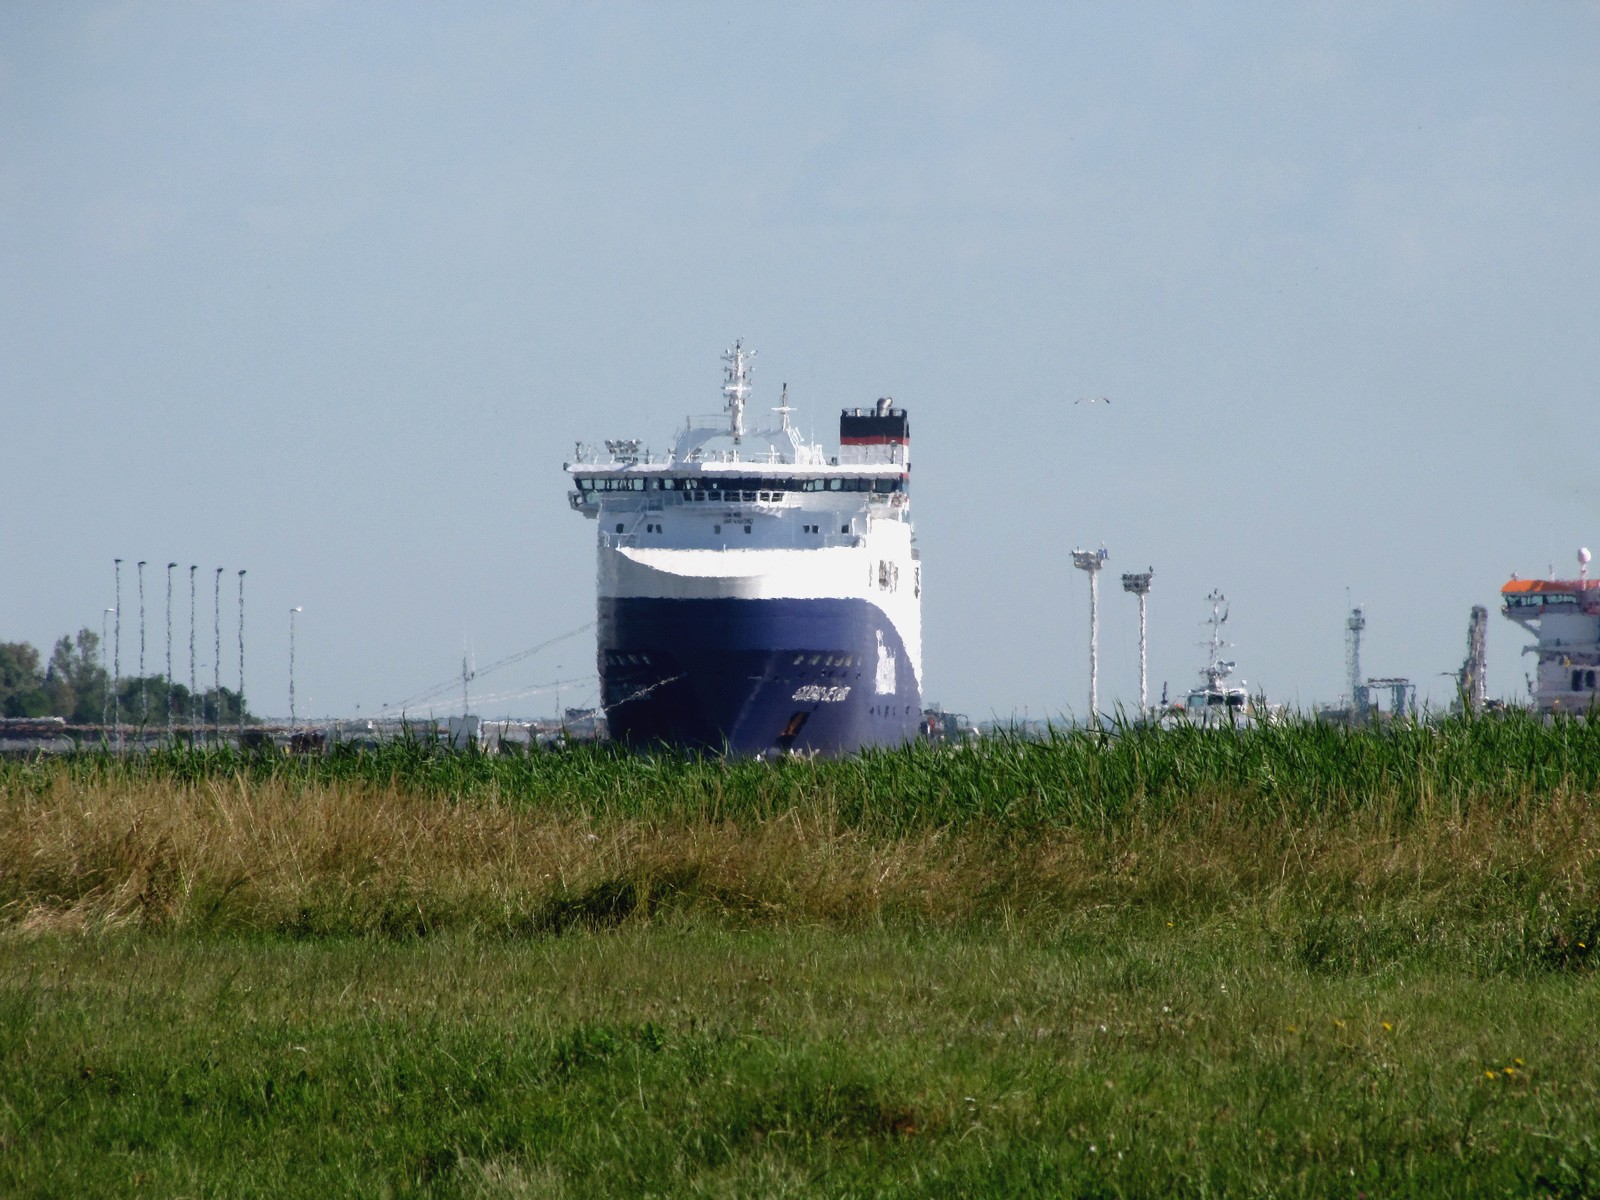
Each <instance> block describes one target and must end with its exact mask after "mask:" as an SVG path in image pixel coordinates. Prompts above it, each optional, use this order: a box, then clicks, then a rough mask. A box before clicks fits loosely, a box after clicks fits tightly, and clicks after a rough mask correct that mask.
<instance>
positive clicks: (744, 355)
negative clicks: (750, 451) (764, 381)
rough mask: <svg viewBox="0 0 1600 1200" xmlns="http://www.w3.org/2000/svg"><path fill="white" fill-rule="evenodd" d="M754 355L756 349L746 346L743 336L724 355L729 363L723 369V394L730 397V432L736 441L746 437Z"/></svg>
mask: <svg viewBox="0 0 1600 1200" xmlns="http://www.w3.org/2000/svg"><path fill="white" fill-rule="evenodd" d="M754 357H755V351H754V350H746V349H745V348H744V339H743V338H736V339H735V340H734V343H733V347H732V348H731V349H730V350H729V351H728V352H727V353H726V354H724V355H723V356H722V361H723V362H725V363H727V364H728V365H727V367H726V369H725V370H724V371H723V381H722V394H723V395H724V396H726V397H727V399H728V408H727V412H728V432H729V433H730V434H732V435H733V440H734V441H735V442H738V441H740V440H741V439H742V438H743V437H744V403H745V400H746V399H747V398H748V397H749V395H750V360H751V359H752V358H754Z"/></svg>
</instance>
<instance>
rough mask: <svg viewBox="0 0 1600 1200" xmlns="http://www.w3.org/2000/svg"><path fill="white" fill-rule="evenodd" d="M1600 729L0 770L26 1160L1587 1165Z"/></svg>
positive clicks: (1212, 1174)
mask: <svg viewBox="0 0 1600 1200" xmlns="http://www.w3.org/2000/svg"><path fill="white" fill-rule="evenodd" d="M1597 812H1600V725H1591V724H1576V723H1563V724H1559V725H1556V726H1553V727H1545V726H1541V725H1538V724H1537V723H1534V722H1529V721H1524V720H1517V719H1511V720H1506V721H1483V722H1476V723H1455V724H1450V725H1447V726H1445V727H1443V728H1441V729H1439V730H1394V731H1387V732H1359V733H1346V732H1341V731H1337V730H1332V729H1323V728H1318V727H1316V726H1311V725H1289V726H1285V727H1277V728H1265V729H1255V730H1249V731H1243V732H1241V733H1239V734H1227V733H1225V734H1216V733H1205V732H1201V731H1177V732H1166V733H1155V732H1130V733H1129V734H1128V735H1127V736H1124V737H1120V738H1116V739H1112V740H1110V741H1109V742H1102V741H1100V740H1097V739H1095V738H1092V737H1089V736H1086V735H1073V736H1070V737H1063V738H1061V739H1058V740H1057V741H1055V742H1053V743H1049V744H1045V745H1029V744H1025V743H1013V742H995V743H986V744H984V745H982V746H979V747H977V748H974V749H971V750H964V751H957V752H938V751H932V750H926V749H919V750H913V751H906V752H900V753H893V754H875V755H869V756H865V757H863V758H860V759H855V760H848V761H843V762H799V761H795V762H782V763H776V764H758V763H728V764H719V763H711V762H700V761H682V760H675V759H670V758H659V757H628V756H612V755H609V754H607V753H604V752H574V753H570V754H562V755H544V756H534V757H529V758H525V759H500V760H489V759H481V758H468V757H460V756H449V755H435V754H429V753H425V752H422V751H420V750H418V749H415V748H397V749H394V750H391V751H387V752H384V753H382V754H379V755H377V756H360V757H350V758H332V759H328V760H320V759H318V760H303V761H301V760H296V761H287V760H239V759H235V758H228V757H213V756H205V755H177V756H172V757H161V756H158V757H155V758H152V759H150V760H148V761H142V762H131V763H117V762H113V761H110V760H107V759H102V758H98V757H85V758H80V759H76V760H69V761H63V762H54V763H42V764H6V765H3V766H0V1193H5V1194H13V1193H16V1194H40V1195H44V1194H67V1193H76V1194H84V1193H86V1192H87V1193H100V1194H113V1193H115V1194H128V1193H137V1192H140V1191H143V1192H145V1193H147V1194H150V1195H173V1194H230V1193H268V1192H271V1193H273V1194H315V1193H323V1194H325V1193H328V1192H333V1193H336V1194H362V1195H364V1194H370V1193H372V1192H374V1191H376V1190H381V1189H382V1188H383V1187H385V1186H388V1187H392V1188H393V1189H394V1190H396V1191H400V1192H415V1193H417V1194H432V1195H477V1194H482V1195H559V1194H594V1195H599V1194H631V1193H643V1192H648V1191H656V1192H674V1193H705V1194H729V1195H734V1194H740V1195H742V1194H752V1193H785V1192H789V1193H795V1194H828V1195H832V1194H840V1193H844V1192H852V1191H854V1192H861V1193H876V1192H896V1191H899V1192H903V1193H905V1194H919V1195H921V1194H939V1193H941V1192H943V1193H948V1194H971V1193H974V1192H999V1191H1005V1192H1008V1193H1010V1192H1015V1193H1019V1194H1027V1193H1029V1192H1033V1193H1036V1194H1040V1195H1050V1194H1062V1193H1065V1194H1095V1193H1104V1194H1118V1193H1121V1194H1132V1195H1139V1194H1151V1193H1153V1192H1157V1191H1172V1190H1176V1191H1178V1192H1180V1193H1206V1192H1209V1193H1220V1194H1251V1193H1266V1192H1272V1193H1275V1194H1299V1193H1304V1194H1317V1195H1322V1194H1330V1193H1335V1194H1337V1193H1348V1194H1351V1195H1354V1194H1356V1193H1357V1192H1359V1191H1365V1192H1366V1193H1367V1194H1369V1195H1377V1194H1383V1195H1392V1194H1406V1193H1419V1194H1420V1193H1431V1194H1451V1193H1458V1192H1461V1191H1463V1190H1464V1189H1468V1188H1471V1189H1475V1190H1477V1191H1479V1192H1480V1193H1495V1192H1505V1193H1510V1194H1526V1193H1528V1192H1535V1193H1538V1192H1541V1191H1543V1192H1549V1193H1553V1194H1571V1195H1583V1194H1589V1193H1592V1192H1594V1191H1596V1190H1600V1141H1597V1137H1596V1134H1595V1133H1594V1132H1593V1131H1594V1129H1595V1126H1596V1115H1597V1105H1596V1102H1595V1100H1594V1096H1595V1094H1596V1091H1597V1089H1600V1055H1597V1052H1596V1050H1595V1048H1594V1047H1595V1037H1594V1028H1595V1018H1596V1016H1597V1015H1600V1002H1597V1001H1600V995H1597V993H1596V989H1595V980H1594V975H1593V972H1592V967H1593V965H1594V963H1595V962H1596V961H1600V959H1597V958H1596V955H1595V952H1594V951H1593V950H1592V948H1593V946H1594V944H1595V943H1594V938H1595V937H1596V935H1600V872H1597V869H1596V865H1595V862H1596V847H1595V839H1596V838H1597V836H1600V834H1597V832H1596V829H1595V817H1596V814H1597Z"/></svg>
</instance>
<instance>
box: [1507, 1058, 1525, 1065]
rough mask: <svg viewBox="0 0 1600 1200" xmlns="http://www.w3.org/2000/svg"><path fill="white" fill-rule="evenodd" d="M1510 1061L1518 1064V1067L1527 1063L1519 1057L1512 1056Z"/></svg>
mask: <svg viewBox="0 0 1600 1200" xmlns="http://www.w3.org/2000/svg"><path fill="white" fill-rule="evenodd" d="M1511 1061H1512V1062H1514V1063H1516V1064H1517V1066H1519V1067H1525V1066H1527V1065H1528V1064H1527V1063H1525V1062H1523V1061H1522V1060H1521V1059H1520V1058H1513V1059H1512V1060H1511Z"/></svg>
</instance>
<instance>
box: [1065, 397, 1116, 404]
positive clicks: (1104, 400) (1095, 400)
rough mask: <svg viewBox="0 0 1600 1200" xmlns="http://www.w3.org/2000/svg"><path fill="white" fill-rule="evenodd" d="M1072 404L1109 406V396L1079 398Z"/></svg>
mask: <svg viewBox="0 0 1600 1200" xmlns="http://www.w3.org/2000/svg"><path fill="white" fill-rule="evenodd" d="M1073 403H1074V404H1110V403H1111V397H1110V396H1079V397H1078V398H1077V399H1076V400H1074V401H1073Z"/></svg>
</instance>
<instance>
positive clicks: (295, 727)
mask: <svg viewBox="0 0 1600 1200" xmlns="http://www.w3.org/2000/svg"><path fill="white" fill-rule="evenodd" d="M304 611H305V610H304V609H303V608H302V607H301V606H300V605H298V604H297V605H295V606H294V607H293V608H291V609H290V610H289V732H290V733H298V732H299V730H300V726H299V724H298V722H296V721H295V718H294V618H295V614H296V613H299V612H304Z"/></svg>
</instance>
